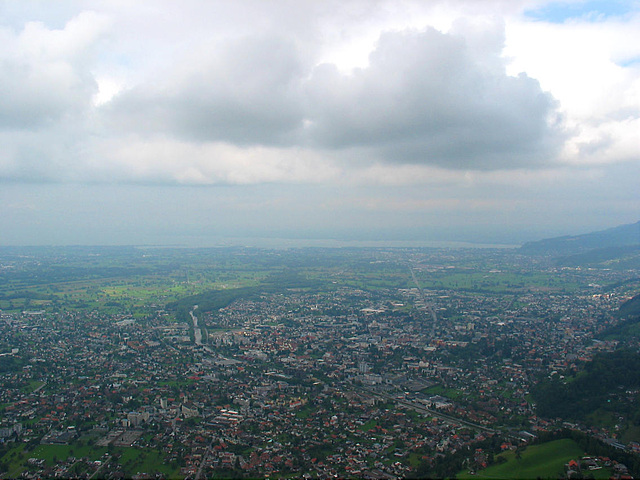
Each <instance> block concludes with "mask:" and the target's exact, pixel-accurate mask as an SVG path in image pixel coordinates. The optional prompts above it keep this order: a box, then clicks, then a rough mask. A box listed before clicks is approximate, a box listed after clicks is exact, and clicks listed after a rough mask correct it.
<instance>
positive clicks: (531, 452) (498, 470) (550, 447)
mask: <svg viewBox="0 0 640 480" xmlns="http://www.w3.org/2000/svg"><path fill="white" fill-rule="evenodd" d="M583 455H584V452H583V451H582V450H581V449H580V447H578V445H577V444H576V443H575V442H574V441H573V440H569V439H562V440H555V441H553V442H548V443H544V444H542V445H532V446H530V447H528V448H527V449H526V450H525V451H524V452H522V458H520V459H516V458H515V452H505V453H502V454H500V456H503V457H504V458H506V460H507V462H506V463H503V464H501V465H494V466H491V467H489V468H487V469H485V470H481V471H479V472H477V473H476V475H470V474H469V472H468V471H464V472H461V473H460V474H459V475H458V476H457V478H476V479H482V478H486V479H502V478H504V479H530V478H538V477H540V478H558V475H560V474H562V473H563V472H564V464H565V463H568V462H569V460H571V459H578V458H579V457H582V456H583ZM606 478H608V477H606Z"/></svg>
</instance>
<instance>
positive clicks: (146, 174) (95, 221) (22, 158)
mask: <svg viewBox="0 0 640 480" xmlns="http://www.w3.org/2000/svg"><path fill="white" fill-rule="evenodd" d="M0 145H1V148H0V202H2V208H1V209H0V225H1V228H0V244H3V245H17V244H23V245H24V244H26V245H36V244H141V243H144V244H189V245H210V244H216V243H219V242H220V241H223V242H233V241H234V240H232V239H234V238H247V237H253V238H261V237H267V238H279V237H282V238H297V239H305V238H306V239H312V238H324V239H327V238H335V239H340V240H367V241H379V240H385V241H388V240H411V241H419V240H461V241H476V242H497V243H514V242H521V241H525V240H529V239H537V238H541V237H544V236H550V235H556V234H565V233H566V234H572V233H582V232H586V231H589V230H593V229H599V228H606V227H611V226H615V225H619V224H623V223H631V222H635V221H638V220H639V219H640V187H639V183H640V182H639V180H640V2H638V1H636V0H618V1H616V0H586V1H579V0H567V1H544V0H457V1H452V0H447V1H439V0H417V1H410V0H406V1H402V0H391V1H384V0H367V1H356V0H353V1H352V0H339V1H338V0H336V1H327V0H323V1H304V0H233V1H230V0H225V1H214V0H199V1H190V0H181V1H180V2H178V1H175V0H172V1H163V0H149V1H135V2H130V1H122V0H103V1H99V0H83V1H77V2H74V1H64V0H60V1H56V2H48V1H44V0H43V1H36V0H32V1H29V0H26V1H25V0H6V1H2V0H0Z"/></svg>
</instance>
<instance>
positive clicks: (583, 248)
mask: <svg viewBox="0 0 640 480" xmlns="http://www.w3.org/2000/svg"><path fill="white" fill-rule="evenodd" d="M636 245H640V222H636V223H632V224H629V225H620V226H619V227H614V228H609V229H607V230H601V231H599V232H593V233H585V234H583V235H567V236H564V237H555V238H547V239H545V240H538V241H536V242H527V243H525V244H524V245H523V246H522V247H520V251H521V252H522V253H524V254H530V255H554V256H563V255H565V256H566V255H576V254H584V253H585V252H590V251H593V250H604V249H619V248H620V247H628V246H636ZM601 253H604V252H601ZM605 256H606V255H605Z"/></svg>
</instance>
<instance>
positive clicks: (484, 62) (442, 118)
mask: <svg viewBox="0 0 640 480" xmlns="http://www.w3.org/2000/svg"><path fill="white" fill-rule="evenodd" d="M494 27H495V26H494ZM500 28H502V27H501V26H499V29H500ZM459 29H461V30H463V31H462V32H461V33H462V34H445V33H441V32H439V31H437V30H435V29H433V28H429V29H427V30H426V31H424V32H389V33H385V34H383V35H382V36H381V37H380V39H379V42H378V44H377V47H376V49H375V50H374V51H373V52H372V53H371V55H370V58H369V65H368V66H367V67H365V68H360V69H356V70H354V71H352V72H347V73H345V72H341V71H340V70H338V68H337V67H336V66H335V65H332V64H323V65H319V66H316V67H311V66H310V63H309V62H308V59H305V58H304V52H301V51H300V49H299V48H297V46H296V45H295V43H294V42H293V41H291V40H288V39H286V38H281V37H260V38H244V39H242V40H240V41H236V42H235V43H232V44H228V45H226V46H222V47H217V48H215V49H214V50H212V51H209V52H207V54H206V55H205V56H204V57H202V58H201V59H200V60H199V62H197V63H196V64H195V65H196V68H193V65H194V62H193V61H189V62H188V64H189V65H191V66H190V67H189V68H188V69H187V70H185V71H180V66H176V68H177V70H178V71H177V72H175V73H174V76H173V77H169V78H167V79H164V80H161V81H159V82H157V83H156V84H155V85H151V86H149V85H141V86H139V87H136V88H135V89H133V90H130V91H127V92H124V93H122V94H121V95H120V96H119V97H117V98H116V99H115V100H114V101H113V102H112V104H111V105H110V106H109V107H108V109H107V110H108V111H109V115H110V118H111V119H112V120H113V121H114V123H116V124H118V125H120V126H121V127H122V128H124V129H126V130H131V129H133V130H137V131H139V132H143V133H147V134H151V133H162V134H170V135H174V136H177V137H179V138H182V139H186V140H197V141H223V142H228V143H232V144H236V145H272V146H273V145H278V146H303V147H311V148H320V149H330V150H338V151H340V150H347V149H351V148H358V149H364V150H365V151H366V152H367V155H370V156H371V157H372V158H377V159H381V160H385V161H389V162H400V163H416V164H432V165H439V166H443V167H447V168H454V169H457V168H478V169H492V168H517V167H522V166H530V165H535V164H539V163H541V162H543V161H544V160H546V159H548V158H549V157H550V156H552V154H554V153H555V151H556V149H557V148H558V147H559V145H560V143H561V141H562V136H561V133H560V124H559V122H557V121H554V112H555V107H556V105H555V102H554V100H553V98H552V97H551V95H549V94H548V93H545V92H543V91H542V89H541V88H540V85H539V84H538V82H537V81H536V80H534V79H532V78H529V77H527V76H526V75H524V74H521V75H519V76H517V77H513V76H508V75H507V74H506V72H505V65H504V60H503V59H502V58H501V57H500V54H501V51H502V35H501V34H497V35H496V34H495V32H488V33H487V32H482V31H480V32H478V31H473V29H469V30H470V31H469V32H465V31H464V29H465V26H464V25H463V26H462V27H460V28H459ZM465 33H468V35H466V36H465Z"/></svg>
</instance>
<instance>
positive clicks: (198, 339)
mask: <svg viewBox="0 0 640 480" xmlns="http://www.w3.org/2000/svg"><path fill="white" fill-rule="evenodd" d="M196 308H198V305H194V307H193V309H192V310H191V311H190V312H189V315H191V321H192V322H193V336H194V338H195V340H196V345H202V328H200V327H199V326H198V317H196V316H195V315H194V314H193V312H195V311H196Z"/></svg>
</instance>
